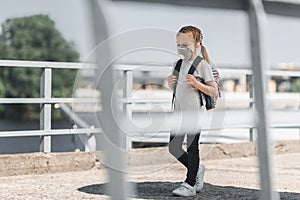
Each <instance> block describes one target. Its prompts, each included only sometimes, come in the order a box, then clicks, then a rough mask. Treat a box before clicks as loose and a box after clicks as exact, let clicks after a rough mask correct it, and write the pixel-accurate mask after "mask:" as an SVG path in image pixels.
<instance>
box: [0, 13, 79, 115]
mask: <svg viewBox="0 0 300 200" xmlns="http://www.w3.org/2000/svg"><path fill="white" fill-rule="evenodd" d="M0 38H1V40H0V59H11V60H31V61H57V62H77V61H78V59H79V53H78V52H77V50H76V49H75V47H74V44H73V43H71V42H67V41H66V40H65V39H64V38H63V37H62V35H61V33H60V32H59V31H58V30H57V29H56V27H55V23H54V21H53V20H51V19H50V18H49V17H48V16H47V15H33V16H28V17H21V18H13V19H8V20H6V21H5V22H4V23H3V24H2V35H1V36H0ZM75 76H76V70H60V69H57V70H53V76H52V77H53V81H52V84H53V85H52V87H53V90H52V92H53V95H54V96H56V97H65V96H70V95H71V94H72V87H73V83H74V80H75ZM1 84H2V85H5V88H4V93H5V94H4V95H3V96H5V97H8V98H18V97H23V98H28V97H31V98H35V97H39V96H40V69H34V68H11V67H3V69H1V71H0V95H1V92H2V93H3V89H2V91H1ZM9 107H10V108H9V109H4V111H3V112H1V115H2V116H6V117H8V116H10V117H14V118H20V117H21V118H24V116H28V112H29V111H31V110H33V106H32V105H18V106H9ZM35 107H37V106H35ZM37 109H38V108H35V109H34V110H35V111H37ZM15 113H17V114H15Z"/></svg>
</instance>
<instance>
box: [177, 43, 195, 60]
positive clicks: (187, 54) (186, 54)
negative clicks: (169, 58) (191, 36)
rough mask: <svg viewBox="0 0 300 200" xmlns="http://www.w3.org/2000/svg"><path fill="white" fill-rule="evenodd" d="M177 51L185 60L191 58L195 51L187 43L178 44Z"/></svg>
mask: <svg viewBox="0 0 300 200" xmlns="http://www.w3.org/2000/svg"><path fill="white" fill-rule="evenodd" d="M177 53H178V55H179V56H180V57H181V58H182V59H184V60H190V59H191V58H192V56H193V51H192V50H191V49H189V48H188V47H187V46H185V45H179V46H177Z"/></svg>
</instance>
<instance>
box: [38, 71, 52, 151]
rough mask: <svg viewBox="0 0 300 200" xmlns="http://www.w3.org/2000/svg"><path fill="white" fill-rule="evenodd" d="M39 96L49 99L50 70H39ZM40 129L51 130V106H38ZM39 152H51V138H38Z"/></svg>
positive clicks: (44, 104)
mask: <svg viewBox="0 0 300 200" xmlns="http://www.w3.org/2000/svg"><path fill="white" fill-rule="evenodd" d="M41 70H42V71H41V82H40V96H41V98H51V90H52V87H51V85H52V69H51V68H49V67H45V68H42V69H41ZM40 129H41V130H45V131H50V130H51V104H49V103H41V104H40ZM40 152H51V136H41V137H40Z"/></svg>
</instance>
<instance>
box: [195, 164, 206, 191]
mask: <svg viewBox="0 0 300 200" xmlns="http://www.w3.org/2000/svg"><path fill="white" fill-rule="evenodd" d="M204 173H205V167H204V166H203V165H200V166H199V168H198V172H197V177H196V184H195V190H196V192H200V190H202V189H203V186H204V181H203V177H204Z"/></svg>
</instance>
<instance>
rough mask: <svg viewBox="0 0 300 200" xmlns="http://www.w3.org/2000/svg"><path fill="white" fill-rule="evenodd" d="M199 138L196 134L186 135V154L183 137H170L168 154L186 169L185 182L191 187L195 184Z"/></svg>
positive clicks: (172, 135)
mask: <svg viewBox="0 0 300 200" xmlns="http://www.w3.org/2000/svg"><path fill="white" fill-rule="evenodd" d="M199 137H200V133H198V134H195V135H193V134H187V152H186V151H184V150H183V148H182V144H183V140H184V135H174V134H171V135H170V142H169V151H170V153H171V154H172V155H173V156H174V157H175V158H176V159H177V160H178V161H179V162H181V163H182V164H183V165H184V166H185V167H186V168H187V174H186V179H185V182H186V183H188V184H189V185H191V186H194V185H195V183H196V176H197V172H198V168H199V146H198V145H199Z"/></svg>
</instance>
